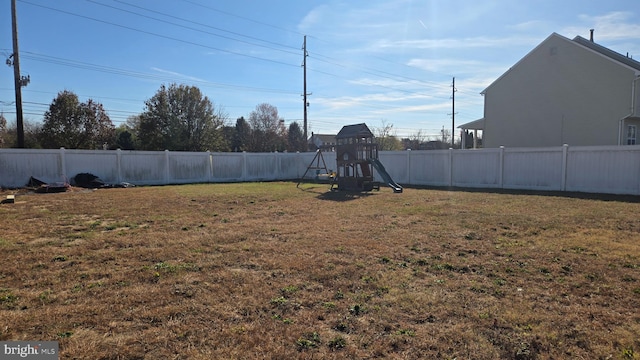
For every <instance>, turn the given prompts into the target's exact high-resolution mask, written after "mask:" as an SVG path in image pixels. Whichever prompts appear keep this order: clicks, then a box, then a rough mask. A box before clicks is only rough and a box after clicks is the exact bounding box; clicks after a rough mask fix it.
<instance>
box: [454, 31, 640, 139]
mask: <svg viewBox="0 0 640 360" xmlns="http://www.w3.org/2000/svg"><path fill="white" fill-rule="evenodd" d="M482 95H484V118H483V119H480V120H479V121H478V120H477V121H474V122H472V123H469V125H470V126H468V127H465V125H462V126H460V128H462V129H463V130H464V129H471V130H473V129H476V130H477V129H478V126H479V125H481V130H482V141H483V146H484V147H485V148H496V147H500V146H505V147H547V146H561V145H563V144H569V145H571V146H592V145H635V144H640V139H638V128H639V127H640V109H639V107H640V62H638V61H635V60H633V59H631V58H630V57H628V56H625V55H621V54H619V53H617V52H614V51H612V50H610V49H608V48H606V47H603V46H601V45H598V44H596V43H595V42H594V41H593V31H592V33H591V40H587V39H585V38H582V37H580V36H577V37H576V38H574V39H573V40H571V39H568V38H566V37H563V36H561V35H558V34H556V33H553V34H551V35H550V36H549V37H548V38H547V39H545V40H544V41H543V42H542V43H541V44H540V45H538V46H537V47H536V48H534V49H533V50H532V51H531V52H529V53H528V54H527V55H526V56H525V57H524V58H522V59H521V60H520V61H518V62H517V63H516V64H515V65H513V67H511V68H510V69H509V70H508V71H507V72H505V73H504V74H503V75H502V76H500V77H499V78H498V79H497V80H495V81H494V82H493V83H492V84H491V85H489V87H487V88H486V89H485V90H484V91H483V92H482Z"/></svg>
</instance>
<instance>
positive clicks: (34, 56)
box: [23, 51, 297, 94]
mask: <svg viewBox="0 0 640 360" xmlns="http://www.w3.org/2000/svg"><path fill="white" fill-rule="evenodd" d="M23 54H25V55H23V57H24V58H26V59H30V60H34V61H40V62H46V63H50V64H55V65H61V66H68V67H73V68H77V69H84V70H92V71H99V72H104V73H108V74H115V75H122V76H128V77H136V78H141V79H147V80H164V81H166V80H169V81H175V80H176V79H175V78H172V77H168V76H162V75H156V74H148V73H141V72H136V71H132V70H125V69H120V68H115V67H111V66H104V65H97V64H91V63H87V62H82V61H76V60H71V59H64V58H60V57H55V56H51V55H44V54H38V53H34V52H30V51H23ZM189 81H190V82H193V83H198V84H202V85H206V86H211V87H221V88H230V89H236V90H246V91H256V92H268V93H278V94H297V92H295V91H292V90H285V89H269V88H259V87H252V86H242V85H232V84H225V83H217V82H212V81H205V80H195V79H190V80H189Z"/></svg>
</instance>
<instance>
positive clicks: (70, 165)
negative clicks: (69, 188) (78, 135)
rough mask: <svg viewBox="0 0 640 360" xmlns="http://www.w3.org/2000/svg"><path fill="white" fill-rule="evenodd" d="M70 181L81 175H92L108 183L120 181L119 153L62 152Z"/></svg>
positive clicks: (105, 151) (102, 151) (99, 151)
mask: <svg viewBox="0 0 640 360" xmlns="http://www.w3.org/2000/svg"><path fill="white" fill-rule="evenodd" d="M61 151H62V152H61V154H62V155H61V156H64V163H65V172H66V175H67V176H69V181H70V182H73V178H74V177H75V176H76V175H78V174H80V173H91V174H93V175H95V176H97V177H99V178H100V179H102V180H103V181H104V182H106V183H117V182H119V181H118V153H117V152H116V151H107V150H96V151H90V152H89V151H83V150H61Z"/></svg>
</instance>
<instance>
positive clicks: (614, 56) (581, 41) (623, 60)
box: [573, 36, 640, 71]
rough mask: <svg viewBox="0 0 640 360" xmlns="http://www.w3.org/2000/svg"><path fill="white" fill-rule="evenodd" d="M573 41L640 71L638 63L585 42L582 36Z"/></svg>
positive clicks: (607, 49)
mask: <svg viewBox="0 0 640 360" xmlns="http://www.w3.org/2000/svg"><path fill="white" fill-rule="evenodd" d="M573 41H575V42H577V43H578V44H580V45H582V46H586V47H588V48H589V49H591V50H593V51H596V52H598V53H600V54H602V55H604V56H606V57H609V58H611V59H613V60H616V61H618V62H621V63H623V64H625V65H627V66H630V67H632V68H634V69H636V70H638V71H640V62H638V61H636V60H633V59H632V58H630V57H627V56H624V55H622V54H619V53H617V52H615V51H613V50H611V49H609V48H606V47H604V46H602V45H599V44H596V43H595V42H593V41H591V40H587V39H585V38H583V37H582V36H576V37H575V38H574V39H573Z"/></svg>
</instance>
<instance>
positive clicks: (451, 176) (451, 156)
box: [449, 148, 453, 187]
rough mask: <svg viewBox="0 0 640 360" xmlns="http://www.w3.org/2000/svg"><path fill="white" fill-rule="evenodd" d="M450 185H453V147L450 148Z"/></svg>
mask: <svg viewBox="0 0 640 360" xmlns="http://www.w3.org/2000/svg"><path fill="white" fill-rule="evenodd" d="M449 186H450V187H451V186H453V148H449Z"/></svg>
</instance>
